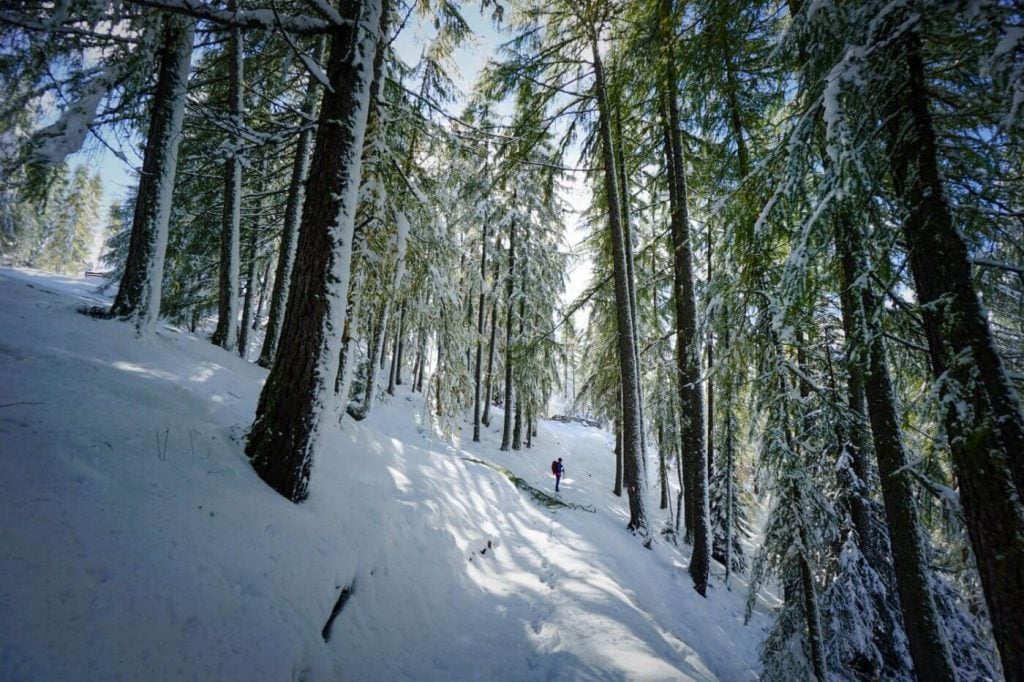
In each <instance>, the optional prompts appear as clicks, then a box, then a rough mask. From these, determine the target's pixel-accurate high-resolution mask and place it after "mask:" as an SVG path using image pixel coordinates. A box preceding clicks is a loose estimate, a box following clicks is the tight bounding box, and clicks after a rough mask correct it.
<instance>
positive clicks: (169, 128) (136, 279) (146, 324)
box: [109, 14, 196, 332]
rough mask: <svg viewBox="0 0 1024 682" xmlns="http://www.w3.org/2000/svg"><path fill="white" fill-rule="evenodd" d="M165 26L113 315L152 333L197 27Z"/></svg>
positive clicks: (166, 22)
mask: <svg viewBox="0 0 1024 682" xmlns="http://www.w3.org/2000/svg"><path fill="white" fill-rule="evenodd" d="M162 22H163V27H162V35H161V42H160V47H159V48H158V50H157V62H158V65H157V81H156V89H155V91H154V93H153V102H152V104H151V105H150V113H149V130H148V131H147V133H146V148H145V150H144V152H143V158H142V173H141V175H140V176H139V189H138V194H137V196H136V200H135V213H134V214H133V216H132V232H131V239H130V242H129V246H128V258H127V260H126V261H125V266H124V275H123V276H122V277H121V285H120V286H119V287H118V290H117V297H116V298H115V299H114V304H113V305H112V306H111V308H110V313H109V315H110V316H111V317H118V318H122V319H126V320H130V321H131V322H132V323H133V324H134V325H135V327H136V329H137V330H138V331H139V332H143V331H146V330H149V329H152V328H153V326H154V325H155V324H156V320H157V318H158V317H159V316H160V298H161V292H162V285H163V277H164V257H165V255H166V252H167V232H168V226H169V225H170V220H171V199H172V190H173V188H174V177H175V175H176V173H177V169H178V143H180V142H181V125H182V121H183V120H184V117H185V96H186V93H187V90H188V76H189V72H190V71H191V68H192V43H193V39H194V36H195V26H196V22H195V21H194V20H192V19H188V18H184V17H179V16H176V15H171V14H167V15H165V16H164V17H163V18H162Z"/></svg>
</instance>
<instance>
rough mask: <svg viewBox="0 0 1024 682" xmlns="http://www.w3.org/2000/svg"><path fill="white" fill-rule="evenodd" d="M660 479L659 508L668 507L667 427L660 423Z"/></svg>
mask: <svg viewBox="0 0 1024 682" xmlns="http://www.w3.org/2000/svg"><path fill="white" fill-rule="evenodd" d="M658 481H659V482H660V483H661V503H660V504H659V505H658V508H659V509H668V465H667V463H666V462H665V427H664V425H662V424H658Z"/></svg>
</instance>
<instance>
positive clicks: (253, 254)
mask: <svg viewBox="0 0 1024 682" xmlns="http://www.w3.org/2000/svg"><path fill="white" fill-rule="evenodd" d="M266 171H267V167H266V160H265V159H263V158H261V159H260V163H259V178H258V179H257V182H256V183H255V184H254V190H255V194H256V195H257V199H256V210H255V212H254V213H255V215H253V219H252V225H250V226H249V230H250V232H249V243H248V244H247V248H246V252H247V253H246V258H247V263H248V265H249V269H248V271H247V272H246V277H245V280H246V281H245V305H243V306H242V324H241V325H240V326H239V328H238V356H239V357H240V358H242V359H243V360H245V359H247V358H248V357H249V330H250V327H251V326H252V318H253V304H254V303H255V301H256V289H257V283H258V275H259V267H260V266H259V261H260V252H259V250H260V249H259V244H260V233H261V232H262V229H261V227H262V225H263V212H264V210H265V206H264V200H263V191H264V189H265V188H266V182H265V176H266Z"/></svg>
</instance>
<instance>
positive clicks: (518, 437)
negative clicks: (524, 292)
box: [512, 297, 526, 450]
mask: <svg viewBox="0 0 1024 682" xmlns="http://www.w3.org/2000/svg"><path fill="white" fill-rule="evenodd" d="M524 301H525V299H524V298H523V297H520V298H519V338H520V339H522V338H523V331H524V328H525V326H526V311H525V307H526V306H525V304H524ZM513 376H514V377H515V379H514V381H515V383H516V390H515V396H516V417H515V424H514V425H513V426H512V449H513V450H520V449H522V447H523V405H524V403H525V402H526V399H525V397H524V396H525V392H524V391H523V379H524V377H523V368H522V366H520V367H519V368H518V369H517V370H516V372H515V373H514V375H513Z"/></svg>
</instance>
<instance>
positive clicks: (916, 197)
mask: <svg viewBox="0 0 1024 682" xmlns="http://www.w3.org/2000/svg"><path fill="white" fill-rule="evenodd" d="M884 54H885V58H886V60H887V62H889V64H891V66H889V65H887V67H886V68H889V69H891V68H893V67H895V68H896V69H898V71H897V72H896V73H899V74H900V75H899V78H898V82H896V83H895V84H894V86H895V92H894V94H893V98H892V101H891V102H890V103H889V106H888V110H887V111H886V114H887V115H886V117H885V120H886V122H887V123H886V126H887V130H886V132H887V135H888V139H887V140H886V144H887V149H888V155H889V164H890V169H891V172H892V178H893V186H894V188H895V190H896V194H897V196H898V197H899V198H900V199H901V200H902V203H903V206H904V210H905V211H906V213H905V215H904V218H903V235H904V238H905V239H906V242H907V248H908V255H909V260H910V269H911V271H912V273H913V276H914V285H915V286H914V288H915V290H916V291H917V298H918V301H919V302H920V304H921V308H920V309H921V315H922V317H923V319H924V327H925V333H926V335H927V338H928V348H929V350H930V354H931V360H932V368H933V371H934V373H935V376H936V378H937V379H939V394H940V397H939V400H940V403H941V404H942V405H944V406H945V415H944V421H945V427H946V433H947V435H948V437H949V446H950V450H951V451H952V455H953V465H954V468H955V471H956V474H957V479H958V481H959V483H960V500H961V502H962V504H963V507H964V514H965V516H966V519H967V530H968V533H969V535H970V538H971V544H972V546H973V547H974V554H975V557H976V559H977V563H978V571H979V573H980V575H981V582H982V586H983V587H984V592H985V600H986V602H987V604H988V608H989V614H990V615H991V619H992V631H993V634H994V635H995V639H996V644H997V646H998V648H999V654H1000V658H1001V659H1002V664H1003V670H1004V671H1005V672H1006V674H1007V679H1015V680H1019V679H1024V619H1022V618H1020V613H1019V611H1020V608H1019V605H1020V599H1021V595H1024V542H1022V541H1021V538H1024V507H1022V503H1021V497H1020V495H1021V492H1022V491H1024V454H1022V453H1024V417H1022V415H1021V411H1020V404H1019V402H1018V399H1017V396H1016V394H1015V392H1014V391H1013V389H1012V387H1011V385H1010V381H1009V379H1008V377H1007V375H1006V372H1005V370H1004V368H1003V365H1002V361H1001V359H1000V357H999V355H998V353H997V352H996V350H995V346H994V344H993V342H992V335H991V332H990V330H989V327H988V321H987V319H986V317H985V313H984V311H983V310H982V307H981V305H980V303H979V302H978V297H977V295H976V294H975V291H974V285H973V282H972V280H971V268H970V260H969V257H968V254H967V247H966V245H965V244H964V242H963V239H962V238H961V237H960V235H959V234H958V233H957V230H956V227H955V226H954V224H953V217H952V214H951V212H950V209H949V205H948V204H947V202H946V196H945V192H944V189H943V186H942V180H941V176H940V173H939V166H938V156H937V154H938V153H937V150H936V141H935V132H934V129H933V127H932V120H931V114H930V112H929V92H928V88H927V83H926V80H925V71H924V64H923V62H922V58H921V40H920V38H919V36H918V35H917V33H916V32H914V31H913V30H912V29H904V33H903V35H902V36H900V37H899V38H898V39H896V40H895V41H894V42H893V43H892V46H891V48H890V50H887V51H886V52H885V53H884ZM894 544H895V543H894ZM915 663H916V658H915Z"/></svg>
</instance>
